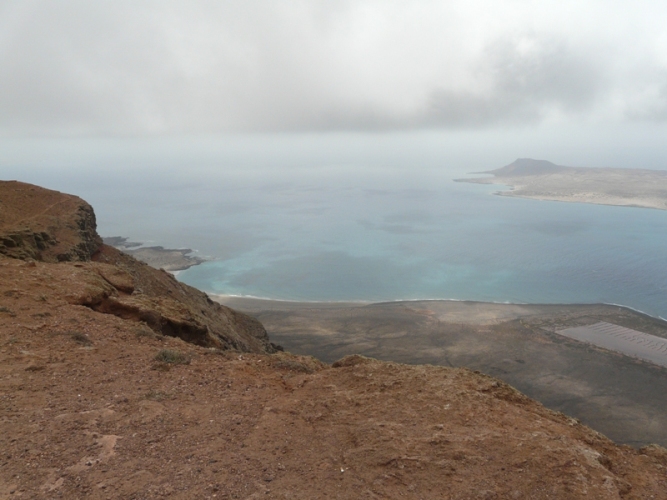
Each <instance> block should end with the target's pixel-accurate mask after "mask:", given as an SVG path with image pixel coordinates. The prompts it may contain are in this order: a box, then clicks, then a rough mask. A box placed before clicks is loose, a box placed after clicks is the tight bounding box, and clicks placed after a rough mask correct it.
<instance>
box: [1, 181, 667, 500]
mask: <svg viewBox="0 0 667 500" xmlns="http://www.w3.org/2000/svg"><path fill="white" fill-rule="evenodd" d="M7 186H10V187H12V188H15V187H17V184H15V183H3V184H2V185H0V200H1V201H2V208H3V212H2V214H1V216H2V217H3V221H7V220H9V219H10V217H8V214H11V213H16V214H24V213H25V212H23V211H22V210H21V209H20V207H19V208H13V209H11V210H8V209H7V208H6V207H7V206H8V204H7V200H8V199H9V197H7V196H5V194H4V188H5V187H7ZM39 192H42V193H44V195H45V196H49V197H52V198H51V199H56V200H57V198H58V196H63V195H59V194H54V193H53V192H49V191H46V190H41V191H40V190H39V188H35V189H34V190H32V193H33V194H35V195H37V194H38V193H39ZM33 199H34V198H33ZM79 202H80V200H79ZM79 202H77V203H79ZM49 206H51V207H53V204H51V205H49ZM60 206H61V209H62V207H63V206H65V204H64V203H63V204H62V205H60ZM79 207H80V205H77V204H74V205H72V208H73V210H74V212H73V211H72V209H68V210H66V211H64V212H63V214H62V216H63V217H64V219H63V221H61V222H58V221H57V220H56V219H57V217H58V215H57V214H56V219H50V220H49V221H48V224H49V225H46V226H43V228H44V229H43V230H44V232H46V233H47V234H49V241H52V240H55V243H54V244H53V245H52V246H51V247H49V248H56V247H58V246H59V245H63V246H60V247H59V248H60V250H58V252H59V254H64V253H67V251H66V250H65V248H66V247H65V246H64V244H65V237H63V236H57V235H56V233H55V232H52V233H49V231H48V228H49V227H58V228H69V230H74V231H77V230H76V229H73V227H78V228H79V230H80V226H77V225H75V226H68V224H66V223H64V221H65V220H74V219H70V218H71V217H75V215H74V214H75V213H78V211H79ZM12 210H13V212H12ZM53 213H54V212H53V210H52V209H51V212H50V214H53ZM91 214H92V212H91ZM37 218H39V217H37ZM92 220H93V219H89V221H90V222H92ZM21 221H22V222H21V224H24V225H23V226H22V227H23V228H25V229H26V230H27V231H33V232H35V228H34V227H32V226H31V225H30V224H27V223H26V218H25V217H22V219H21ZM3 224H4V223H3ZM10 226H11V224H10ZM3 227H5V226H3ZM13 227H15V226H13ZM41 230H42V227H41V228H40V231H41ZM12 231H14V230H13V229H12V230H11V231H10V232H11V234H15V232H12ZM3 234H5V235H6V234H8V232H5V233H3ZM58 234H61V233H58ZM4 237H7V236H3V238H4ZM58 238H61V239H60V240H59V239H58ZM12 241H15V240H14V239H13V238H12ZM89 241H97V240H96V239H95V236H94V226H93V233H92V237H91V239H90V240H89ZM81 243H82V241H81V240H80V241H78V242H77V241H76V239H72V240H71V241H69V244H70V245H72V246H71V247H70V248H74V247H76V248H79V249H81V248H83V247H81V246H80V244H81ZM19 247H20V246H19V245H17V246H14V247H12V246H11V245H10V246H9V248H19ZM24 248H26V250H25V252H26V254H29V255H30V256H31V259H30V260H21V259H18V258H15V257H13V256H12V257H9V256H6V255H3V256H0V500H4V499H16V498H45V499H51V498H67V499H79V498H81V499H83V498H85V499H110V498H111V499H115V498H119V499H133V498H136V499H138V498H150V499H152V498H175V499H191V498H211V499H212V498H216V499H217V498H228V499H232V498H243V499H259V498H267V499H301V498H303V499H318V498H339V499H358V498H369V499H380V498H382V499H385V498H389V499H394V498H395V499H405V498H412V499H436V498H437V499H441V498H443V499H548V498H549V499H554V498H562V499H583V498H586V499H620V498H624V499H625V498H627V499H630V498H632V499H648V498H654V499H665V498H667V451H666V450H664V449H662V448H660V447H657V446H648V447H645V448H642V449H639V450H635V449H632V448H630V447H627V446H617V445H616V444H614V443H613V442H611V441H610V440H609V439H607V438H605V437H604V436H602V435H600V434H598V433H596V432H594V431H592V430H591V429H589V428H587V427H585V426H584V425H581V424H580V423H579V422H577V421H576V420H574V419H571V418H569V417H567V416H565V415H563V414H559V413H555V412H552V411H550V410H547V409H545V408H544V407H543V406H541V405H540V404H538V403H536V402H535V401H533V400H531V399H529V398H527V397H526V396H524V395H522V394H520V393H519V392H518V391H516V390H514V389H513V388H512V387H510V386H508V385H506V384H504V383H502V382H499V381H497V380H494V379H493V378H490V377H487V376H485V375H482V374H480V373H475V372H472V371H469V370H466V369H452V368H442V367H433V366H407V365H401V364H397V363H388V362H381V361H375V360H371V359H368V358H363V357H361V356H350V357H346V358H344V359H342V360H340V361H338V362H336V363H333V364H332V365H326V364H324V363H322V362H320V361H318V360H316V359H314V358H310V357H304V356H294V355H291V354H289V353H283V352H277V353H273V354H268V351H271V350H272V348H271V347H270V344H269V343H268V339H267V338H266V333H265V332H264V330H263V328H262V327H261V325H259V324H258V323H257V322H256V321H255V320H253V319H251V318H249V317H247V316H243V315H240V314H238V313H235V312H234V311H231V310H228V309H226V308H218V307H216V306H215V305H214V304H210V303H209V301H208V299H207V297H206V296H205V295H204V294H201V293H200V292H197V291H195V290H193V289H191V288H189V287H184V286H183V285H180V284H179V283H177V282H176V281H175V280H174V279H173V278H172V277H170V276H169V275H168V274H167V273H164V272H162V271H158V270H154V269H151V268H149V267H148V266H146V265H143V264H139V263H137V262H136V261H134V260H133V259H132V258H130V257H129V256H126V255H123V254H122V253H120V252H118V251H115V250H114V249H111V248H108V247H99V248H96V249H95V250H96V251H93V252H92V255H91V254H89V255H87V256H86V254H85V252H84V253H83V254H82V255H79V258H78V259H76V260H74V261H63V262H58V263H56V262H54V261H55V260H58V259H57V258H54V259H53V261H40V260H32V259H33V257H32V256H33V255H34V256H37V257H41V258H42V259H44V258H45V257H44V254H41V255H40V252H43V251H44V249H39V247H37V248H38V249H39V252H38V251H33V252H32V253H31V251H29V250H28V248H33V247H30V245H27V246H25V247H24ZM33 250H34V248H33ZM69 255H74V254H69ZM77 255H78V254H77ZM215 346H219V347H215ZM244 350H246V351H254V352H243V351H244Z"/></svg>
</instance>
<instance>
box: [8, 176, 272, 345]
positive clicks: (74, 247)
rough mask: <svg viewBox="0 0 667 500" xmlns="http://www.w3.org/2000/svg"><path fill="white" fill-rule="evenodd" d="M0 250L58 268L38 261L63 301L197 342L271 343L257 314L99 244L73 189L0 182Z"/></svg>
mask: <svg viewBox="0 0 667 500" xmlns="http://www.w3.org/2000/svg"><path fill="white" fill-rule="evenodd" d="M0 254H4V255H5V256H7V257H11V258H13V259H19V260H29V261H30V260H34V261H40V262H43V263H45V264H49V265H53V264H55V263H58V265H59V266H60V267H59V268H49V267H48V265H47V266H46V267H44V266H42V265H40V266H39V267H40V269H44V272H45V273H46V274H48V275H49V276H50V278H49V279H52V280H56V281H58V280H60V279H61V278H63V283H62V287H63V289H64V290H69V292H68V293H67V294H66V296H67V301H68V302H69V303H70V304H76V305H84V306H86V307H89V308H91V309H93V310H95V311H97V312H100V313H105V314H113V315H115V316H118V317H120V318H123V319H127V320H132V321H136V322H141V323H145V324H146V325H148V326H149V327H150V328H151V329H152V330H154V331H155V332H157V333H160V334H163V335H169V336H172V337H179V338H182V339H183V340H186V341H188V342H191V343H194V344H197V345H200V346H205V347H215V348H218V349H236V350H239V351H243V352H274V351H275V349H276V347H277V346H274V345H272V344H271V342H269V338H268V335H267V333H266V330H265V329H264V327H263V326H262V325H261V323H259V322H258V321H257V320H255V319H253V318H251V317H250V316H246V315H244V314H241V313H238V312H236V311H233V310H231V309H229V308H228V307H225V306H222V305H220V304H218V303H216V302H213V301H212V300H210V299H209V298H208V296H207V295H206V294H205V293H203V292H201V291H199V290H196V289H195V288H192V287H189V286H187V285H184V284H182V283H179V282H178V281H177V280H176V279H175V278H174V277H173V276H172V275H171V274H169V273H167V272H165V271H163V270H157V269H154V268H152V267H150V266H148V265H146V264H144V263H142V262H139V261H137V260H136V259H134V258H133V257H131V256H129V255H127V254H124V253H122V252H121V251H119V250H116V249H115V248H112V247H110V246H106V245H103V244H102V240H101V238H100V237H99V235H98V234H97V232H96V224H95V213H94V212H93V209H92V207H91V206H90V205H89V204H88V203H86V202H85V201H83V200H82V199H80V198H78V197H76V196H72V195H67V194H63V193H60V192H58V191H52V190H48V189H44V188H40V187H37V186H32V185H30V184H24V183H21V182H15V181H9V182H7V181H3V182H0ZM63 266H66V267H63ZM65 277H66V279H65Z"/></svg>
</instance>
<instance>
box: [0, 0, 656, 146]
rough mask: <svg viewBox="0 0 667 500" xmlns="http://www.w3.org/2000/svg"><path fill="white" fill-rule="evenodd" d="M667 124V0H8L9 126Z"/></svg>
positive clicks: (0, 70) (190, 129)
mask: <svg viewBox="0 0 667 500" xmlns="http://www.w3.org/2000/svg"><path fill="white" fill-rule="evenodd" d="M666 121H667V3H665V2H659V1H641V0H638V1H635V2H632V4H630V3H629V2H627V1H616V0H604V1H602V0H600V1H597V0H576V1H570V0H558V1H545V0H539V1H527V0H505V1H499V0H464V1H457V0H452V1H429V0H420V1H408V0H401V1H391V0H377V1H375V0H353V1H346V0H328V1H315V0H310V1H299V0H294V1H284V2H277V1H271V0H267V1H262V0H244V1H235V2H232V1H196V0H188V1H179V2H176V1H167V0H159V1H141V0H131V1H122V0H114V1H105V0H99V1H90V0H85V1H67V0H60V1H54V0H20V1H0V134H1V135H2V136H4V137H5V138H10V137H18V136H21V137H70V138H71V137H118V136H120V137H128V136H129V137H133V136H140V137H146V136H148V137H150V136H153V137H155V136H160V135H165V134H166V135H174V134H176V135H178V134H211V133H213V134H216V133H220V132H235V133H238V132H284V131H297V132H303V131H358V130H364V131H365V130H370V131H375V130H379V131H384V130H413V129H423V128H428V129H446V130H459V129H462V130H470V129H480V128H482V129H487V130H488V129H494V128H499V129H500V128H503V129H506V128H507V127H515V128H521V127H532V126H534V125H535V124H557V125H562V124H566V125H567V124H569V123H572V124H575V123H576V124H581V123H587V124H592V125H594V124H609V123H618V124H623V123H645V124H647V125H651V124H656V126H662V124H663V122H666Z"/></svg>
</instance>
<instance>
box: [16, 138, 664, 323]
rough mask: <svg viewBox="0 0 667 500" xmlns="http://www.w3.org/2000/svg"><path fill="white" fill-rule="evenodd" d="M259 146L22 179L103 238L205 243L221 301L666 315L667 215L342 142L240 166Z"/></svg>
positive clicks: (200, 276) (186, 277) (200, 278)
mask: <svg viewBox="0 0 667 500" xmlns="http://www.w3.org/2000/svg"><path fill="white" fill-rule="evenodd" d="M316 146H317V145H315V146H313V150H315V149H317V148H316ZM248 148H249V149H250V146H249V147H248ZM253 148H255V146H254V145H253ZM387 149H388V150H390V149H391V148H390V146H389V145H387ZM253 151H254V149H253ZM245 152H247V151H239V152H238V154H237V155H236V156H234V157H231V158H230V157H228V158H227V159H226V160H225V162H224V164H218V163H216V162H215V161H213V160H211V161H210V162H209V163H210V164H206V165H204V163H205V162H202V161H200V162H199V163H198V164H197V165H190V164H188V163H187V162H186V161H184V160H183V159H182V157H181V158H176V159H174V160H173V161H172V163H171V164H169V165H166V166H165V165H152V166H151V167H150V168H145V167H144V166H142V168H134V167H133V165H125V166H124V167H123V169H119V168H110V167H109V166H108V165H107V166H105V167H104V168H102V167H100V168H99V169H98V170H91V169H90V168H89V166H88V164H87V166H86V170H85V174H82V172H83V170H79V171H76V170H72V171H68V172H69V173H67V174H62V172H58V173H57V174H56V173H53V172H54V171H52V170H50V171H48V172H47V171H46V170H43V171H41V172H40V171H38V170H33V171H26V172H23V171H18V170H16V172H18V174H19V175H16V176H14V178H19V180H24V181H27V182H34V183H37V184H41V185H44V186H45V187H51V188H54V189H59V190H62V191H66V192H70V193H75V194H78V195H79V196H81V197H83V198H84V199H86V200H87V201H89V202H90V203H91V204H92V205H93V206H94V208H95V210H96V213H97V217H98V230H99V232H100V233H101V234H102V235H104V236H126V237H129V238H130V239H131V240H136V241H140V242H143V243H145V244H148V245H163V246H165V247H171V248H184V247H187V248H192V249H193V250H195V251H196V253H197V255H199V256H201V257H205V258H207V259H209V261H208V262H206V263H204V264H202V265H199V266H196V267H193V268H191V269H188V270H186V271H183V272H181V273H179V274H178V279H180V280H182V281H183V282H185V283H187V284H189V285H192V286H195V287H197V288H200V289H202V290H205V291H207V292H213V293H217V294H229V295H239V296H252V297H264V298H270V299H281V300H296V301H394V300H411V299H455V300H476V301H493V302H513V303H562V304H569V303H598V302H605V303H611V304H620V305H624V306H628V307H631V308H634V309H637V310H640V311H643V312H645V313H647V314H650V315H653V316H660V317H663V318H667V211H659V210H652V209H641V208H627V207H613V206H598V205H587V204H579V203H559V202H549V201H536V200H528V199H519V198H510V197H501V196H494V195H493V192H494V191H497V190H498V189H503V188H502V187H498V186H485V185H476V184H466V183H457V182H454V181H453V179H455V178H457V177H464V176H465V175H466V172H469V171H471V170H488V169H493V168H498V167H501V166H503V165H504V164H506V163H510V162H511V161H513V160H514V159H515V158H514V157H509V156H508V157H507V159H506V160H505V159H504V160H503V161H495V162H493V163H492V162H488V161H484V162H482V161H480V160H479V159H478V160H477V163H475V164H474V165H471V164H469V163H467V162H465V161H463V160H461V158H459V159H458V161H455V160H452V159H450V160H448V161H449V163H448V162H447V161H444V160H440V159H438V158H437V155H432V157H430V158H429V159H428V162H430V163H428V162H427V163H428V165H426V166H424V165H422V164H420V161H422V160H424V158H421V159H420V158H419V157H418V155H412V154H411V153H410V152H409V151H408V152H406V153H405V154H404V155H398V154H396V151H389V153H388V154H387V155H386V156H384V157H382V158H380V160H378V161H374V162H373V161H371V160H372V159H370V160H369V159H368V158H366V160H365V159H364V157H363V155H362V154H359V155H358V156H359V158H358V161H355V162H352V161H350V159H349V158H350V157H354V156H355V154H356V153H355V152H354V151H353V152H352V153H350V154H349V155H348V158H342V159H341V158H337V157H336V152H335V150H334V148H333V147H332V148H330V149H329V150H328V151H325V152H324V153H322V155H323V156H325V157H327V158H328V159H327V158H325V159H327V161H323V160H322V158H319V159H318V160H317V162H316V161H313V162H310V163H309V160H308V155H309V154H310V153H308V152H306V153H304V155H303V158H301V159H299V158H296V159H295V158H294V157H290V158H288V159H287V160H285V162H286V163H285V164H275V162H274V163H272V162H273V160H272V159H271V158H272V157H273V156H274V155H276V151H275V148H274V150H272V151H269V152H268V153H267V154H266V155H264V156H262V157H261V158H260V159H259V160H257V162H256V163H257V165H249V164H247V162H246V164H243V165H242V167H243V168H241V167H239V168H236V167H235V165H239V164H240V163H242V160H240V158H242V157H244V155H245ZM253 154H254V156H252V155H250V156H252V157H253V158H255V159H257V158H259V157H258V154H257V153H256V152H255V153H253ZM318 154H319V153H318ZM327 155H328V156H327ZM232 156H233V155H232ZM277 156H280V155H277ZM304 158H305V159H304ZM547 159H552V160H555V161H558V159H557V158H547ZM260 160H261V161H260ZM338 160H340V161H339V162H337V161H338ZM343 160H345V161H343ZM115 161H117V162H118V163H120V160H118V159H117V158H116V160H115ZM134 161H135V162H136V163H141V162H142V161H143V160H142V158H134ZM288 161H289V162H292V164H289V165H287V162H288ZM364 161H366V163H364ZM424 161H426V160H424ZM81 163H82V164H83V163H85V162H84V161H83V160H82V162H81ZM315 163H317V165H315ZM480 166H482V167H485V168H479V167H480ZM82 168H83V167H82ZM16 172H14V173H16ZM49 172H51V173H49ZM10 178H11V177H10Z"/></svg>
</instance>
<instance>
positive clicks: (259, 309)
mask: <svg viewBox="0 0 667 500" xmlns="http://www.w3.org/2000/svg"><path fill="white" fill-rule="evenodd" d="M217 300H219V301H220V302H222V303H224V304H225V305H227V306H229V307H233V308H235V309H237V310H240V311H244V312H246V313H250V314H252V315H253V316H255V317H256V318H257V319H259V320H260V321H261V322H262V324H264V326H265V327H266V329H267V331H268V333H269V336H270V338H271V339H272V341H273V342H275V343H278V344H280V345H282V346H283V347H284V348H285V349H286V350H288V351H290V352H293V353H295V354H310V355H313V356H316V357H317V358H319V359H321V360H322V361H325V362H333V361H335V360H337V359H340V358H341V357H343V356H345V355H348V354H363V355H364V356H369V357H373V358H377V359H381V360H391V361H396V362H400V363H408V364H433V365H440V366H452V367H468V368H471V369H473V370H479V371H481V372H483V373H487V374H489V375H492V376H494V377H497V378H499V379H501V380H503V381H505V382H507V383H509V384H511V385H512V386H514V387H516V388H517V389H519V390H520V391H522V392H524V393H525V394H527V395H528V396H530V397H532V398H534V399H536V400H538V401H540V402H541V403H542V404H544V405H545V406H547V407H548V408H551V409H553V410H557V411H562V412H564V413H565V414H567V415H571V416H574V417H576V418H578V419H580V420H581V421H582V422H584V423H585V424H587V425H589V426H591V427H592V428H593V429H595V430H597V431H599V432H602V433H603V434H605V435H607V436H609V437H610V438H611V439H613V440H614V441H616V442H619V443H625V444H630V445H633V446H641V445H645V444H648V443H659V444H661V445H663V446H665V445H667V399H665V398H664V397H662V395H664V394H666V393H667V369H666V368H664V367H661V366H658V365H655V364H652V363H648V362H645V361H641V360H638V359H635V358H632V357H630V356H625V355H622V354H620V353H617V352H613V351H609V350H605V349H602V348H598V347H595V346H593V345H590V344H587V343H583V342H578V341H576V340H572V339H570V338H567V337H565V336H563V335H560V334H559V333H557V331H559V330H561V329H565V328H569V327H574V326H584V325H593V324H595V323H598V322H600V321H604V322H607V323H611V324H614V325H619V326H624V327H626V328H631V329H633V330H637V331H641V332H644V333H649V334H652V335H655V336H658V337H663V338H667V322H664V321H662V320H659V319H656V318H652V317H650V316H646V315H643V314H640V313H637V312H635V311H632V310H630V309H627V308H624V307H618V306H611V305H513V304H491V303H482V302H457V301H409V302H390V303H379V304H354V303H339V304H336V303H319V304H318V303H298V302H280V301H263V300H258V299H246V298H237V297H217Z"/></svg>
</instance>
